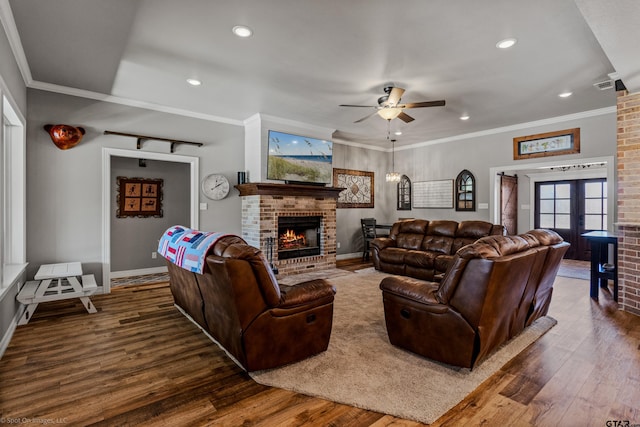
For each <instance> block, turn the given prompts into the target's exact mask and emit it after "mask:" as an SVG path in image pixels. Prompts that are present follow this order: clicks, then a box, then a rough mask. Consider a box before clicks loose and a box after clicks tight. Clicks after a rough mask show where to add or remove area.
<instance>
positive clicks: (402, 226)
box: [398, 219, 429, 235]
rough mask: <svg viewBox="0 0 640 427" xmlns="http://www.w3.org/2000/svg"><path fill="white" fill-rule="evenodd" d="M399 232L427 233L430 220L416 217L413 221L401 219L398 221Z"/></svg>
mask: <svg viewBox="0 0 640 427" xmlns="http://www.w3.org/2000/svg"><path fill="white" fill-rule="evenodd" d="M398 224H399V227H398V233H411V234H422V235H425V234H427V228H428V227H429V221H427V220H425V219H415V220H412V221H401V222H399V223H398Z"/></svg>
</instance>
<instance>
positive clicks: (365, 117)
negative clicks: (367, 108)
mask: <svg viewBox="0 0 640 427" xmlns="http://www.w3.org/2000/svg"><path fill="white" fill-rule="evenodd" d="M376 113H377V111H374V112H373V113H371V114H369V115H368V116H364V117H363V118H361V119H360V120H356V121H355V122H353V123H360V122H363V121H365V120H367V119H368V118H369V117H371V116H373V115H374V114H376Z"/></svg>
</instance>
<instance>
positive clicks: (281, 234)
mask: <svg viewBox="0 0 640 427" xmlns="http://www.w3.org/2000/svg"><path fill="white" fill-rule="evenodd" d="M321 225H322V217H321V216H280V217H278V259H280V260H282V259H290V258H300V257H305V256H313V255H320V227H321Z"/></svg>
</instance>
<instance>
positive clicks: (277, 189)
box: [234, 182, 344, 199]
mask: <svg viewBox="0 0 640 427" xmlns="http://www.w3.org/2000/svg"><path fill="white" fill-rule="evenodd" d="M234 187H235V188H236V189H237V190H238V191H239V192H240V197H244V196H307V197H333V198H334V199H337V198H338V194H340V192H341V191H342V190H344V188H339V187H321V186H316V185H304V184H274V183H272V182H251V183H248V184H238V185H235V186H234Z"/></svg>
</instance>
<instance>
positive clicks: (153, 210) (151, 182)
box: [116, 176, 164, 218]
mask: <svg viewBox="0 0 640 427" xmlns="http://www.w3.org/2000/svg"><path fill="white" fill-rule="evenodd" d="M163 183H164V181H163V180H162V179H148V178H127V177H124V176H119V177H118V178H117V191H118V194H117V198H116V204H117V206H118V209H117V212H116V217H117V218H126V217H141V218H144V217H156V218H161V217H162V186H163Z"/></svg>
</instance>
